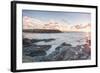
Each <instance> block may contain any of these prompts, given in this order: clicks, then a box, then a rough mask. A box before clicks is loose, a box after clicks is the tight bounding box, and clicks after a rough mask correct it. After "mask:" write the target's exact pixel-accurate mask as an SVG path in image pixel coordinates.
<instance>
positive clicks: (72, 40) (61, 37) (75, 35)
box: [23, 32, 90, 55]
mask: <svg viewBox="0 0 100 73" xmlns="http://www.w3.org/2000/svg"><path fill="white" fill-rule="evenodd" d="M23 37H24V38H28V39H55V40H53V41H50V42H45V41H40V42H37V43H36V44H37V45H52V47H51V48H50V49H49V50H48V51H47V55H48V54H50V53H52V52H53V51H55V48H56V47H58V46H59V45H60V44H62V43H64V42H65V43H67V44H71V45H72V46H77V45H82V44H85V43H86V39H90V33H83V32H67V33H23Z"/></svg>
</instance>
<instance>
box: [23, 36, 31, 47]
mask: <svg viewBox="0 0 100 73" xmlns="http://www.w3.org/2000/svg"><path fill="white" fill-rule="evenodd" d="M31 44H32V42H31V40H30V39H28V38H23V46H30V45H31Z"/></svg>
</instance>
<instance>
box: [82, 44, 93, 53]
mask: <svg viewBox="0 0 100 73" xmlns="http://www.w3.org/2000/svg"><path fill="white" fill-rule="evenodd" d="M83 47H84V48H83V51H84V52H86V53H88V54H91V47H90V46H89V45H88V44H84V45H83Z"/></svg>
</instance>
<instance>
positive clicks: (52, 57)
mask: <svg viewBox="0 0 100 73" xmlns="http://www.w3.org/2000/svg"><path fill="white" fill-rule="evenodd" d="M53 40H55V39H24V40H23V62H25V63H27V62H44V61H67V60H88V59H91V48H90V42H86V44H83V45H77V46H75V47H73V46H72V45H71V44H69V43H66V42H63V43H62V44H60V45H59V46H58V47H56V48H55V51H53V52H52V53H50V54H49V55H46V54H47V53H46V51H48V50H49V49H50V48H51V46H52V45H36V44H35V43H36V42H40V41H44V42H50V41H53ZM89 41H90V40H89Z"/></svg>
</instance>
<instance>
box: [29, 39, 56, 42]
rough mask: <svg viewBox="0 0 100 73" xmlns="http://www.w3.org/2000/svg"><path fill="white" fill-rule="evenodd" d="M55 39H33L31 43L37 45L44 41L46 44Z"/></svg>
mask: <svg viewBox="0 0 100 73" xmlns="http://www.w3.org/2000/svg"><path fill="white" fill-rule="evenodd" d="M53 40H55V39H32V40H31V42H32V43H37V42H41V41H44V42H51V41H53Z"/></svg>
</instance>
